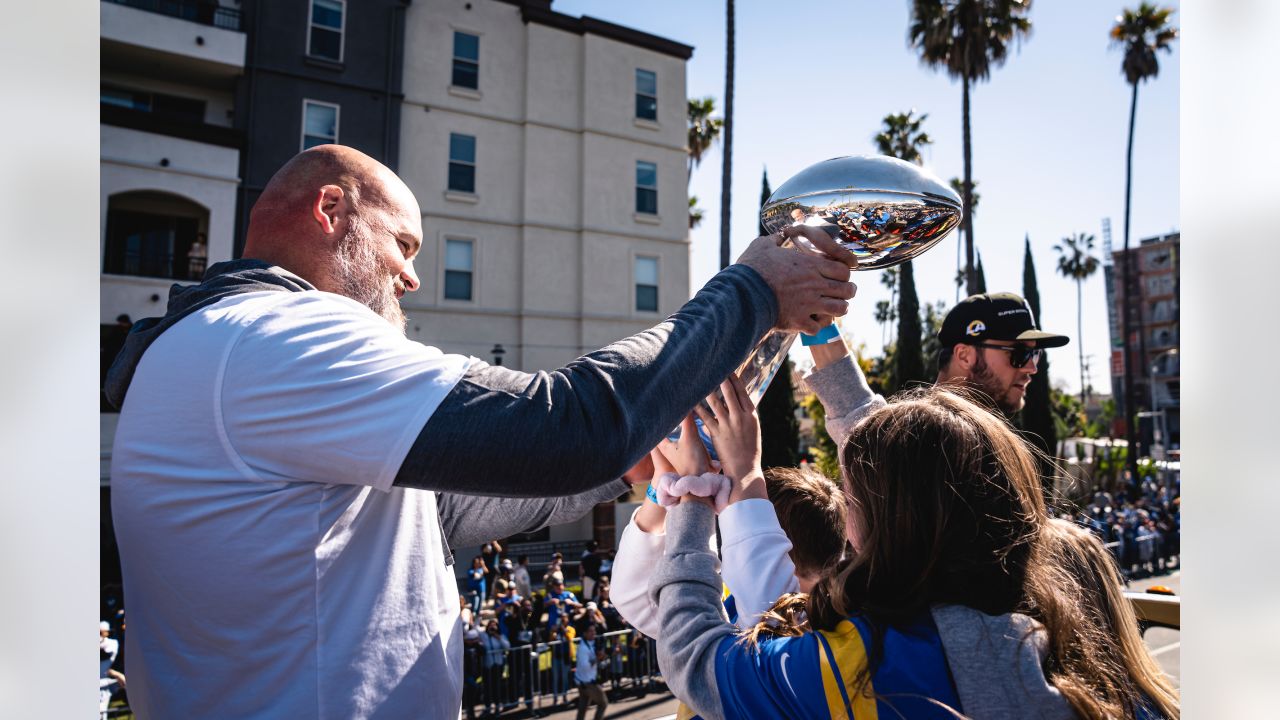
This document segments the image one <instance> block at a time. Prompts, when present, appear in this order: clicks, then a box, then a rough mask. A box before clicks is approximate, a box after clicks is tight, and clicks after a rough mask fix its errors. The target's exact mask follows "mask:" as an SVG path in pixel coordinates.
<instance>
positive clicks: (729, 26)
mask: <svg viewBox="0 0 1280 720" xmlns="http://www.w3.org/2000/svg"><path fill="white" fill-rule="evenodd" d="M732 178H733V0H725V44H724V162H722V163H721V164H720V269H722V270H723V269H724V268H727V267H729V201H730V200H731V199H732V197H731V196H732V191H731V187H730V186H731V184H732V183H731V180H732Z"/></svg>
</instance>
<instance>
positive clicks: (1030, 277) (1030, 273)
mask: <svg viewBox="0 0 1280 720" xmlns="http://www.w3.org/2000/svg"><path fill="white" fill-rule="evenodd" d="M1025 242H1026V245H1025V250H1024V253H1023V260H1022V296H1023V297H1024V298H1026V300H1027V305H1029V306H1031V314H1032V315H1033V316H1034V317H1035V322H1036V328H1037V329H1039V328H1040V291H1039V289H1038V288H1037V286H1036V265H1035V261H1034V260H1033V259H1032V258H1031V237H1030V236H1027V238H1026V241H1025ZM1026 401H1027V402H1026V406H1024V407H1023V408H1022V413H1021V417H1020V418H1019V423H1018V426H1019V427H1020V428H1021V429H1022V432H1023V436H1024V437H1025V438H1026V439H1027V441H1028V442H1030V443H1031V444H1033V445H1035V446H1036V447H1038V448H1040V449H1041V450H1043V451H1044V452H1045V453H1047V454H1049V455H1050V456H1052V455H1054V454H1055V452H1056V451H1057V448H1058V432H1057V428H1056V427H1055V426H1054V422H1053V403H1052V401H1051V400H1050V397H1049V357H1048V353H1041V355H1040V360H1039V362H1038V363H1037V365H1036V374H1035V375H1033V376H1031V384H1030V385H1028V386H1027V398H1026Z"/></svg>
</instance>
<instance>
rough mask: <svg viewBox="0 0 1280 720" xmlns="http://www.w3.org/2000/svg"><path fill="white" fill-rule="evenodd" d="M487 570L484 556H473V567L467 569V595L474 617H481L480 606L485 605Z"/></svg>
mask: <svg viewBox="0 0 1280 720" xmlns="http://www.w3.org/2000/svg"><path fill="white" fill-rule="evenodd" d="M486 570H487V568H485V566H484V558H483V557H481V556H479V555H477V556H475V557H473V558H471V568H470V569H469V570H467V597H468V602H469V603H470V605H471V614H472V617H479V616H480V608H482V607H484V599H485V577H486V576H487V575H488V573H487V572H486Z"/></svg>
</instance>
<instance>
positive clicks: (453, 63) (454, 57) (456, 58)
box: [449, 28, 481, 92]
mask: <svg viewBox="0 0 1280 720" xmlns="http://www.w3.org/2000/svg"><path fill="white" fill-rule="evenodd" d="M452 30H453V48H452V49H450V51H449V52H450V55H449V58H450V63H449V87H454V88H461V89H464V90H473V91H475V92H479V91H480V37H481V36H480V33H477V32H470V31H467V30H459V29H458V28H452ZM459 35H466V36H468V37H473V38H475V39H476V58H475V59H474V60H472V59H471V58H464V57H462V56H460V55H458V36H459ZM459 62H464V63H470V64H472V65H475V66H476V84H475V87H471V86H469V85H459V84H458V83H456V82H454V80H455V74H456V72H457V69H458V63H459Z"/></svg>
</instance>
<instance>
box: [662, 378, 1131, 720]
mask: <svg viewBox="0 0 1280 720" xmlns="http://www.w3.org/2000/svg"><path fill="white" fill-rule="evenodd" d="M737 401H738V402H739V403H740V407H742V403H749V398H747V397H746V395H745V392H743V393H741V394H740V395H739V396H738V398H737ZM713 410H714V408H713ZM713 440H714V437H713ZM717 450H720V448H719V446H717ZM720 455H721V457H722V459H725V462H726V464H728V460H727V459H726V458H727V456H728V454H727V453H725V452H723V451H721V452H720ZM841 469H842V475H843V492H844V493H845V497H846V500H847V502H846V516H845V537H846V539H847V540H848V541H849V543H850V547H851V552H850V553H849V554H848V555H847V556H846V557H845V558H844V559H843V560H841V561H840V563H839V564H838V565H837V567H836V568H834V570H833V571H832V572H830V573H828V574H827V575H826V576H825V577H824V578H823V579H822V580H821V581H820V582H819V583H818V585H817V586H815V587H814V588H813V591H812V592H811V593H809V594H808V595H807V596H804V598H803V601H802V602H803V606H802V608H799V609H802V610H803V612H802V613H801V612H792V611H789V610H788V609H786V608H780V607H776V606H775V608H774V609H773V611H774V612H775V613H777V614H778V615H779V616H781V617H784V618H790V619H791V620H792V621H793V623H792V624H790V625H789V626H779V627H773V628H769V627H768V626H767V624H764V623H762V624H761V625H759V626H757V628H756V632H753V633H752V634H751V635H749V636H748V641H747V642H739V637H738V634H737V633H736V632H735V628H734V626H732V625H730V624H729V623H727V622H726V621H725V620H724V619H723V616H722V614H721V611H720V610H719V607H718V606H719V602H720V597H721V593H720V588H721V580H720V578H719V576H718V573H717V572H716V564H717V561H716V558H715V556H714V554H713V553H712V552H711V551H710V550H709V549H708V547H707V542H706V538H707V537H708V535H709V533H710V531H711V525H712V522H713V521H714V517H715V516H714V510H713V508H712V506H711V504H710V503H709V502H708V501H707V500H706V499H703V498H698V497H694V496H692V495H685V496H684V497H683V498H681V500H680V502H679V503H678V504H676V505H674V506H673V507H672V508H671V510H670V511H669V512H668V515H667V518H666V531H667V536H668V537H667V548H666V554H665V555H663V557H662V559H661V560H660V561H659V565H658V569H657V572H655V574H654V576H653V578H652V579H651V581H650V593H651V595H652V596H653V598H654V601H655V602H656V603H657V605H658V609H659V616H660V621H661V634H660V635H659V637H658V660H659V665H660V667H661V669H662V671H663V675H664V678H665V679H666V680H667V682H668V684H669V685H670V686H671V687H672V689H673V691H674V692H675V694H676V695H677V697H680V698H681V699H682V700H683V701H684V702H686V703H688V704H689V705H690V706H691V707H692V708H693V709H694V710H695V711H697V712H698V713H699V714H700V715H701V716H702V717H704V718H708V720H710V719H712V718H736V717H755V716H758V715H759V714H760V712H761V711H762V709H763V708H768V709H769V713H770V714H772V715H775V716H779V717H826V716H827V715H828V714H830V715H832V716H834V715H837V714H839V713H844V714H845V715H846V716H848V717H875V716H876V715H877V714H879V715H881V716H886V717H888V716H892V715H898V716H905V717H912V718H917V717H919V718H929V717H938V718H943V717H945V718H952V717H955V713H956V712H959V713H963V714H964V715H967V716H969V717H1025V716H1027V715H1028V714H1032V713H1034V714H1036V715H1037V716H1038V717H1045V718H1059V717H1061V718H1070V717H1075V716H1076V715H1077V714H1078V715H1080V716H1085V717H1102V716H1104V715H1105V712H1104V711H1103V705H1102V704H1101V703H1100V702H1098V701H1095V700H1094V699H1092V698H1091V696H1089V695H1077V694H1072V693H1069V692H1064V690H1063V688H1064V687H1069V686H1072V685H1075V684H1078V685H1082V686H1084V687H1089V688H1092V687H1094V686H1095V685H1096V684H1097V683H1099V682H1108V681H1111V680H1113V679H1114V678H1111V677H1102V678H1099V677H1095V676H1092V675H1090V674H1089V673H1088V672H1087V671H1085V670H1084V669H1082V667H1081V666H1080V665H1079V664H1077V663H1074V662H1073V659H1072V657H1070V656H1063V655H1062V654H1061V653H1060V652H1054V651H1053V650H1052V648H1054V647H1056V646H1055V645H1054V643H1055V642H1057V643H1064V642H1069V640H1070V638H1072V637H1074V635H1075V633H1076V632H1077V631H1078V630H1079V629H1080V628H1081V626H1080V623H1079V621H1078V619H1077V618H1076V617H1074V616H1072V615H1070V614H1069V613H1045V612H1041V611H1039V609H1043V608H1046V607H1061V606H1063V604H1064V602H1065V603H1068V604H1069V603H1070V602H1072V601H1070V600H1064V598H1063V597H1061V596H1062V595H1063V594H1064V593H1063V587H1064V586H1063V584H1062V583H1061V582H1060V581H1059V580H1057V579H1056V576H1057V574H1059V573H1060V571H1061V568H1060V566H1057V565H1055V564H1053V563H1052V562H1050V561H1049V560H1048V559H1046V556H1045V555H1044V554H1043V553H1039V552H1037V551H1038V550H1040V549H1041V543H1042V542H1044V541H1043V534H1044V532H1045V526H1046V524H1047V522H1048V515H1047V512H1046V509H1045V505H1044V499H1043V494H1042V490H1041V486H1040V479H1039V475H1038V468H1037V461H1036V457H1035V454H1034V451H1033V450H1032V449H1031V448H1030V446H1028V445H1027V444H1026V443H1025V442H1024V441H1023V440H1022V439H1021V438H1020V437H1018V435H1017V434H1016V433H1015V432H1014V431H1013V429H1012V428H1011V427H1010V426H1009V425H1008V424H1007V422H1005V421H1004V420H1002V419H1000V418H998V417H996V416H994V415H992V414H991V413H990V412H988V411H986V410H985V409H984V408H983V407H982V406H981V405H979V404H977V403H975V402H973V401H971V400H969V399H966V398H964V397H962V396H961V394H959V393H958V392H955V391H952V390H949V389H945V388H941V387H939V388H933V389H926V390H919V391H916V392H913V393H908V394H905V395H903V396H900V397H899V398H896V399H895V402H893V403H891V404H889V405H888V406H886V407H885V408H882V409H880V410H877V411H875V412H873V413H872V414H871V415H869V416H868V417H867V418H866V419H865V420H864V421H863V422H860V423H858V424H857V425H855V426H854V428H853V430H852V432H851V434H850V436H849V438H848V440H847V441H846V443H845V444H844V446H843V447H842V450H841ZM692 470H703V471H704V472H705V466H704V467H703V468H680V472H682V473H686V474H692V473H691V471H692ZM730 482H732V483H733V485H734V488H735V490H736V489H737V488H738V487H739V485H740V483H741V479H740V478H732V477H731V479H730ZM748 484H755V485H757V486H758V489H757V490H756V492H760V493H763V492H765V490H764V487H763V485H764V483H763V479H762V478H755V477H753V478H750V479H749V480H748ZM748 492H750V491H747V490H746V489H745V488H744V489H742V490H741V491H737V492H736V494H735V493H731V495H730V503H732V502H734V501H735V500H738V499H741V498H742V497H743V496H745V495H747V493H748ZM926 528H927V530H926ZM766 629H767V631H766ZM788 661H790V662H788ZM784 668H785V669H784Z"/></svg>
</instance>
